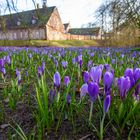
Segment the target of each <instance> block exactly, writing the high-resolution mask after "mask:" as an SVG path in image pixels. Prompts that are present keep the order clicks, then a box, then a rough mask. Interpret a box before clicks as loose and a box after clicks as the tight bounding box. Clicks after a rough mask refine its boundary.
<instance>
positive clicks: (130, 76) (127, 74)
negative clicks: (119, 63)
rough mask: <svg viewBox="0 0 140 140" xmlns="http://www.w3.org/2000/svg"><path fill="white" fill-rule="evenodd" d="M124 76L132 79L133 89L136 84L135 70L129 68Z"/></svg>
mask: <svg viewBox="0 0 140 140" xmlns="http://www.w3.org/2000/svg"><path fill="white" fill-rule="evenodd" d="M124 76H128V77H129V78H130V81H131V87H133V86H134V84H135V80H134V74H133V69H131V68H127V69H126V70H125V72H124Z"/></svg>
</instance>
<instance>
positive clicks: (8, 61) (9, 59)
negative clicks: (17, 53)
mask: <svg viewBox="0 0 140 140" xmlns="http://www.w3.org/2000/svg"><path fill="white" fill-rule="evenodd" d="M5 61H6V63H7V64H9V65H10V64H11V58H10V55H7V56H6V59H5Z"/></svg>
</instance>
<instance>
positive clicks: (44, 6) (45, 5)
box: [42, 0, 47, 8]
mask: <svg viewBox="0 0 140 140" xmlns="http://www.w3.org/2000/svg"><path fill="white" fill-rule="evenodd" d="M42 1H43V5H42V7H43V8H46V7H47V0H42Z"/></svg>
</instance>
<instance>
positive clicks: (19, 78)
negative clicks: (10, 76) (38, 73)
mask: <svg viewBox="0 0 140 140" xmlns="http://www.w3.org/2000/svg"><path fill="white" fill-rule="evenodd" d="M20 83H21V74H20V72H19V74H18V85H20Z"/></svg>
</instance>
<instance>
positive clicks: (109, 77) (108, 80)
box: [103, 71, 113, 94]
mask: <svg viewBox="0 0 140 140" xmlns="http://www.w3.org/2000/svg"><path fill="white" fill-rule="evenodd" d="M103 82H104V87H105V93H106V94H107V93H109V91H110V88H111V85H112V83H113V74H112V73H111V72H109V71H107V72H105V74H104V77H103Z"/></svg>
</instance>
